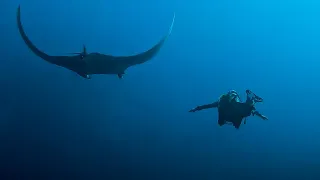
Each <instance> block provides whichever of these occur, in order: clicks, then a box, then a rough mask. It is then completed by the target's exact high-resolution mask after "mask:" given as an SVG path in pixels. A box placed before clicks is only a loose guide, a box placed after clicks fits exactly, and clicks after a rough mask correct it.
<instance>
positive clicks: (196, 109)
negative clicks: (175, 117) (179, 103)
mask: <svg viewBox="0 0 320 180" xmlns="http://www.w3.org/2000/svg"><path fill="white" fill-rule="evenodd" d="M198 110H199V108H198V107H195V108H193V109H191V110H189V112H196V111H198Z"/></svg>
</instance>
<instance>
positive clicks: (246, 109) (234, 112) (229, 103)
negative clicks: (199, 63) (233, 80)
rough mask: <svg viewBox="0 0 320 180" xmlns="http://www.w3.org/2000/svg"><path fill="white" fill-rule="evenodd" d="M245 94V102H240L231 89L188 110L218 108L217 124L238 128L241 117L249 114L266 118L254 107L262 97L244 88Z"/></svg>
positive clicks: (236, 94)
mask: <svg viewBox="0 0 320 180" xmlns="http://www.w3.org/2000/svg"><path fill="white" fill-rule="evenodd" d="M246 94H247V99H246V102H241V100H240V96H239V95H238V93H237V92H236V91H235V90H231V91H229V92H228V93H227V94H224V95H222V96H220V98H219V100H218V101H216V102H214V103H211V104H206V105H202V106H197V107H195V108H193V109H191V110H189V112H196V111H200V110H204V109H209V108H218V116H219V117H218V124H219V125H220V126H222V125H224V124H231V125H233V126H234V127H235V128H236V129H239V127H240V125H241V122H242V119H243V118H246V117H249V116H250V115H252V116H254V115H256V116H258V117H260V118H261V119H263V120H268V118H267V117H266V116H264V115H262V114H260V113H259V111H257V110H256V108H255V103H256V102H262V101H263V99H262V98H261V97H259V96H257V95H256V94H254V93H253V92H251V91H250V90H246ZM244 124H246V120H245V121H244Z"/></svg>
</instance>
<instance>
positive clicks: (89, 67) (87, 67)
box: [17, 5, 175, 79]
mask: <svg viewBox="0 0 320 180" xmlns="http://www.w3.org/2000/svg"><path fill="white" fill-rule="evenodd" d="M174 19H175V14H174V15H173V19H172V23H171V26H170V28H169V31H168V33H167V34H166V35H165V36H164V37H163V38H162V39H161V40H160V41H159V42H158V43H157V44H156V45H154V46H153V47H152V48H151V49H149V50H147V51H145V52H142V53H139V54H136V55H132V56H113V55H106V54H101V53H98V52H93V53H88V52H87V50H86V47H85V46H83V50H82V52H81V53H72V54H73V55H72V56H50V55H48V54H46V53H44V52H43V51H41V50H39V49H38V48H37V47H36V46H35V45H34V44H33V43H32V42H31V40H30V39H29V38H28V36H27V35H26V33H25V31H24V29H23V26H22V23H21V12H20V5H19V6H18V9H17V24H18V29H19V32H20V35H21V37H22V39H23V41H24V42H25V44H26V45H27V46H28V48H29V49H30V50H31V51H32V52H33V53H34V54H35V55H37V56H38V57H40V58H42V59H43V60H45V61H47V62H49V63H51V64H55V65H57V66H61V67H64V68H66V69H69V70H71V71H73V72H75V73H77V74H78V75H80V76H81V77H83V78H86V79H90V78H91V75H94V74H112V75H117V76H118V77H119V78H120V79H122V77H123V75H124V74H125V70H126V69H128V68H129V67H131V66H135V65H138V64H143V63H145V62H147V61H149V60H150V59H152V58H153V57H155V56H156V55H157V53H158V52H159V50H160V49H161V47H162V46H163V44H164V42H165V41H166V40H167V38H168V37H169V35H170V34H171V31H172V28H173V24H174Z"/></svg>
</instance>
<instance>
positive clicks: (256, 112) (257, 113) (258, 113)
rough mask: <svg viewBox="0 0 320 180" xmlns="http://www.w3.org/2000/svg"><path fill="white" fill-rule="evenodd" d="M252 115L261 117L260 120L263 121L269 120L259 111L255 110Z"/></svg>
mask: <svg viewBox="0 0 320 180" xmlns="http://www.w3.org/2000/svg"><path fill="white" fill-rule="evenodd" d="M252 114H253V115H256V116H258V117H260V118H261V119H263V120H268V118H267V117H266V116H265V115H263V114H260V112H259V111H256V110H254V111H253V112H252Z"/></svg>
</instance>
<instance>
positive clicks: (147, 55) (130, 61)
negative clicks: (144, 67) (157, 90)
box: [123, 14, 175, 67]
mask: <svg viewBox="0 0 320 180" xmlns="http://www.w3.org/2000/svg"><path fill="white" fill-rule="evenodd" d="M174 20H175V14H173V19H172V22H171V26H170V28H169V31H168V33H167V34H166V35H165V36H164V37H163V38H162V39H161V40H160V41H159V42H158V43H157V44H156V45H154V46H153V47H152V48H151V49H149V50H147V51H145V52H143V53H140V54H137V55H133V56H125V57H123V58H124V61H126V64H127V65H128V67H130V66H134V65H138V64H142V63H145V62H147V61H149V60H150V59H152V58H153V57H155V56H156V54H157V53H158V52H159V50H160V49H161V47H162V45H163V44H164V42H165V41H166V40H167V38H168V37H169V35H170V34H171V31H172V28H173V25H174Z"/></svg>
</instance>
